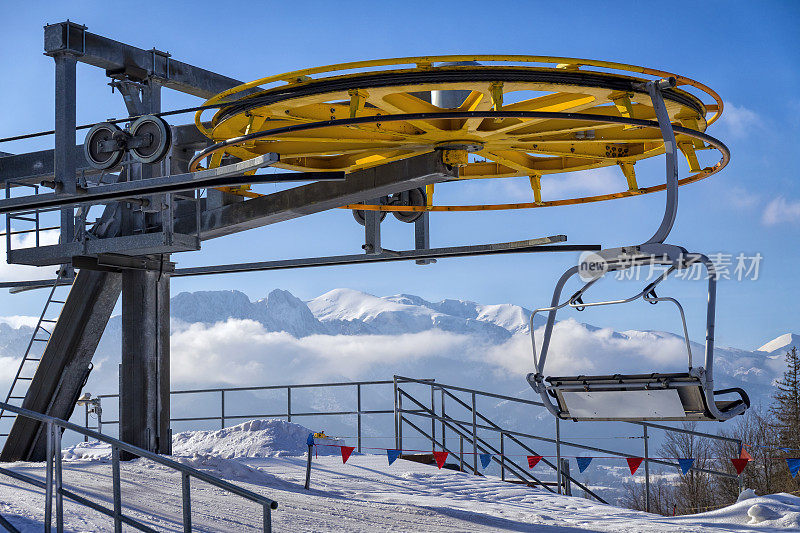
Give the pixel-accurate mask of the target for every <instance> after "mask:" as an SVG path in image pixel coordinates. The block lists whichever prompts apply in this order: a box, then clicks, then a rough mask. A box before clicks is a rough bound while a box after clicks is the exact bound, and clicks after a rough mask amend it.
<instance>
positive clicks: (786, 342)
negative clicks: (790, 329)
mask: <svg viewBox="0 0 800 533" xmlns="http://www.w3.org/2000/svg"><path fill="white" fill-rule="evenodd" d="M792 346H796V347H798V348H800V335H795V334H794V333H784V334H783V335H780V336H778V337H775V338H774V339H772V340H771V341H769V342H768V343H766V344H764V346H762V347H761V348H759V349H758V351H759V352H768V353H773V352H776V351H778V350H781V351H784V350H788V349H790V348H791V347H792Z"/></svg>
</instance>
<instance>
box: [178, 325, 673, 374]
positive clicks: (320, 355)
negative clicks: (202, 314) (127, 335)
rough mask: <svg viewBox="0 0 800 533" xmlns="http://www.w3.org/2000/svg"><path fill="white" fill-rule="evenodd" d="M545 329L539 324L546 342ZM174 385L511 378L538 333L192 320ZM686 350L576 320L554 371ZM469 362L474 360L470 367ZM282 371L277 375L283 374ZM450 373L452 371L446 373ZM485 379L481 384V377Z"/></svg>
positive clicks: (561, 343)
mask: <svg viewBox="0 0 800 533" xmlns="http://www.w3.org/2000/svg"><path fill="white" fill-rule="evenodd" d="M541 338H542V331H541V330H539V331H537V341H538V342H539V343H541ZM171 354H172V371H171V373H172V380H173V384H181V386H184V385H187V386H188V385H201V384H210V383H227V384H236V385H256V384H258V385H263V384H264V383H270V382H274V381H275V380H276V377H279V378H280V379H279V381H280V382H308V381H314V380H316V381H325V380H337V379H342V378H344V379H353V380H355V379H365V378H369V377H372V376H376V375H377V376H384V377H385V376H387V375H392V374H394V373H403V372H412V373H413V374H412V375H416V374H418V373H419V372H420V371H428V372H431V373H433V374H435V375H437V376H441V375H442V374H443V373H449V372H450V371H451V370H450V369H453V368H464V369H466V368H470V369H471V370H474V371H477V373H476V375H485V374H483V372H484V371H488V372H491V373H493V374H495V375H502V376H504V377H513V376H525V375H526V374H527V373H528V372H531V371H532V369H533V357H532V352H531V345H530V337H529V336H528V335H524V334H517V335H514V336H513V337H511V338H510V339H509V340H508V341H506V342H504V343H502V344H499V345H488V344H486V343H485V342H483V341H482V340H481V339H479V338H478V337H475V336H473V335H465V334H454V333H449V332H444V331H441V330H429V331H424V332H421V333H414V334H404V335H357V336H356V335H311V336H308V337H303V338H300V339H298V338H295V337H293V336H292V335H290V334H288V333H285V332H269V331H266V330H265V329H264V328H263V326H262V325H261V324H259V323H258V322H255V321H252V320H238V319H229V320H227V321H226V322H219V323H216V324H213V325H205V324H199V323H198V324H191V325H188V326H185V327H184V328H182V329H181V330H180V331H176V332H173V334H172V345H171ZM685 361H686V352H685V348H684V345H683V341H682V340H681V339H680V338H678V337H672V336H665V335H660V334H656V333H642V332H629V333H628V334H625V335H620V334H615V333H614V332H613V331H612V330H610V329H599V330H591V329H589V328H587V327H586V326H585V325H583V324H580V323H578V322H576V321H575V320H572V319H569V320H564V321H561V322H559V323H558V324H557V325H556V328H555V332H554V336H553V340H552V342H551V346H550V353H549V355H548V366H547V373H548V374H579V373H607V372H619V371H621V370H624V371H625V372H638V371H642V372H655V371H661V370H669V369H672V370H679V369H681V368H682V367H683V366H684V365H685ZM465 365H466V366H465ZM276 373H277V374H276ZM442 377H444V376H442ZM475 385H476V386H477V385H479V383H475Z"/></svg>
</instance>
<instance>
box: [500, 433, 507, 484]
mask: <svg viewBox="0 0 800 533" xmlns="http://www.w3.org/2000/svg"><path fill="white" fill-rule="evenodd" d="M505 436H506V434H505V433H503V432H502V431H501V432H500V481H505V480H506V439H505Z"/></svg>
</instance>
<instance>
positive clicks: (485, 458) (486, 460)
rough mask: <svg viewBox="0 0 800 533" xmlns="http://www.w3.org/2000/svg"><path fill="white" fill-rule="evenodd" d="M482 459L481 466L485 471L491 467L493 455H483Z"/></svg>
mask: <svg viewBox="0 0 800 533" xmlns="http://www.w3.org/2000/svg"><path fill="white" fill-rule="evenodd" d="M480 458H481V466H482V467H483V468H484V469H486V467H487V466H489V463H491V462H492V454H490V453H482V454H481V455H480Z"/></svg>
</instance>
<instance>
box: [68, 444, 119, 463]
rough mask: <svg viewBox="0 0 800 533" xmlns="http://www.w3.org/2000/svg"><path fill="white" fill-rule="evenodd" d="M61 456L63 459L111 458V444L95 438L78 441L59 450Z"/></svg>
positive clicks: (90, 459) (91, 459)
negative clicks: (87, 440)
mask: <svg viewBox="0 0 800 533" xmlns="http://www.w3.org/2000/svg"><path fill="white" fill-rule="evenodd" d="M61 458H62V459H64V460H65V461H104V460H111V445H110V444H107V443H105V442H98V441H96V440H92V441H89V442H79V443H78V444H75V445H73V446H69V447H67V448H64V449H63V450H61Z"/></svg>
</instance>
